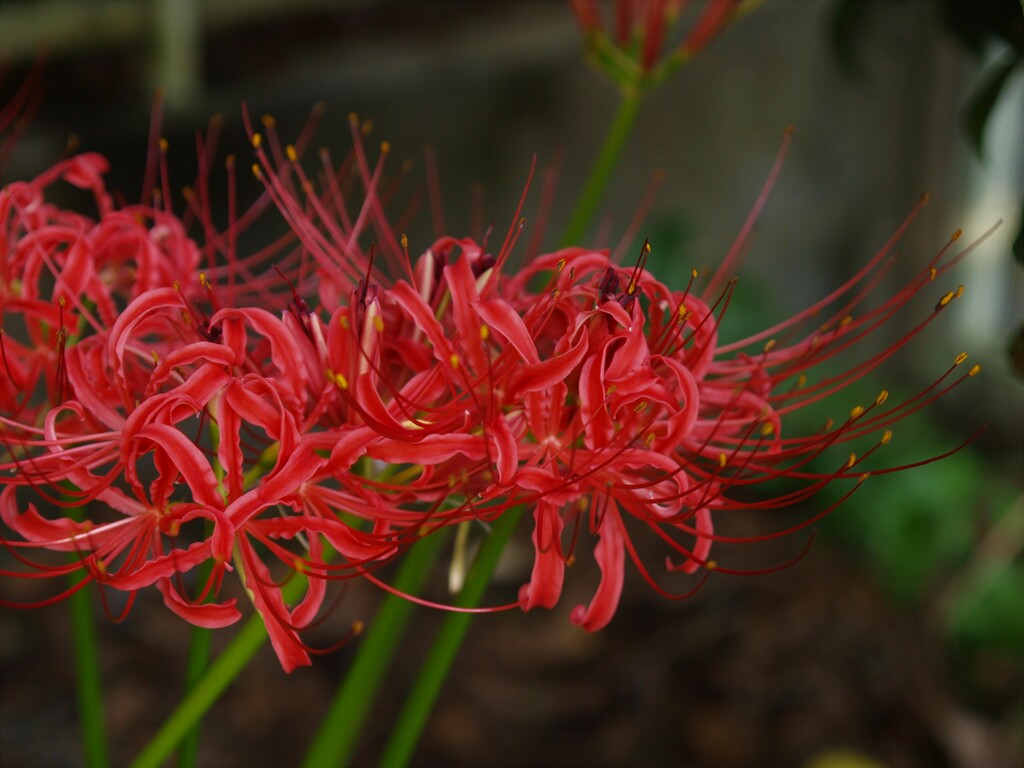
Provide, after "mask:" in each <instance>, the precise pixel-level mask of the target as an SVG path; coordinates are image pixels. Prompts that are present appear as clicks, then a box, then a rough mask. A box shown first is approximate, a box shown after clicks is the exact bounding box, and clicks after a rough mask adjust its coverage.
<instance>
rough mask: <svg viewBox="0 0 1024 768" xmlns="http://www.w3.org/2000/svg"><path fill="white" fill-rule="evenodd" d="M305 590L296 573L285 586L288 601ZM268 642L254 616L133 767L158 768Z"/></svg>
mask: <svg viewBox="0 0 1024 768" xmlns="http://www.w3.org/2000/svg"><path fill="white" fill-rule="evenodd" d="M305 588H306V579H305V577H304V576H302V575H301V574H296V575H295V576H294V577H293V578H292V579H290V580H289V581H288V583H287V584H285V585H284V587H282V590H281V592H282V595H283V597H284V599H285V601H286V602H289V603H291V602H294V601H295V600H296V599H298V597H299V596H300V595H301V594H302V593H303V591H304V590H305ZM266 639H267V629H266V627H265V626H264V624H263V619H262V617H260V616H258V615H257V616H253V617H252V618H250V619H249V620H248V621H247V622H245V624H244V625H243V626H242V630H241V631H240V632H239V633H238V634H237V635H236V636H235V639H234V640H232V641H231V643H230V644H229V645H228V647H227V648H225V649H224V652H223V653H222V654H221V655H220V656H218V657H217V660H216V661H215V662H213V664H211V665H210V666H209V667H207V668H206V671H205V673H204V674H203V676H202V679H201V680H200V681H199V682H198V683H196V685H195V686H194V687H193V688H192V689H191V690H190V691H189V692H188V694H187V695H186V696H185V698H184V699H182V701H181V703H180V704H179V705H178V707H177V709H175V710H174V712H172V713H171V715H170V717H168V718H167V720H165V721H164V724H163V726H161V728H160V730H159V731H157V733H156V735H155V736H154V737H153V738H152V740H151V741H150V742H149V744H147V745H146V748H145V749H143V750H142V753H141V754H140V755H139V756H138V757H137V758H135V762H133V763H132V768H159V766H162V765H163V764H164V761H165V760H166V759H167V758H168V757H169V756H170V755H171V753H172V752H174V750H175V749H176V748H177V746H178V744H180V743H181V741H182V740H183V739H184V738H185V737H186V736H188V734H189V732H190V731H192V730H193V729H194V728H195V726H196V724H197V723H198V722H199V720H200V718H202V717H203V715H205V714H206V712H207V710H209V709H210V707H212V706H213V704H214V703H215V702H216V701H217V699H218V698H220V695H221V694H222V693H224V691H225V690H226V689H227V687H228V686H229V685H231V683H232V682H233V681H234V679H235V678H236V677H238V675H239V674H240V673H241V672H242V670H243V669H245V667H246V665H247V664H248V663H249V661H250V659H252V657H253V656H254V655H255V653H256V651H258V650H259V649H260V646H262V645H263V643H264V642H265V641H266Z"/></svg>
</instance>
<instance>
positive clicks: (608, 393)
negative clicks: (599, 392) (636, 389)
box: [604, 384, 615, 397]
mask: <svg viewBox="0 0 1024 768" xmlns="http://www.w3.org/2000/svg"><path fill="white" fill-rule="evenodd" d="M614 394H615V385H614V384H612V385H611V386H610V387H608V389H606V390H605V391H604V396H605V397H611V396H612V395H614Z"/></svg>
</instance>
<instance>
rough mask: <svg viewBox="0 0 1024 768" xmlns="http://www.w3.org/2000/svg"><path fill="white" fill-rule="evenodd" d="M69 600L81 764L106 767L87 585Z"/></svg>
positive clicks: (91, 615)
mask: <svg viewBox="0 0 1024 768" xmlns="http://www.w3.org/2000/svg"><path fill="white" fill-rule="evenodd" d="M74 582H75V579H74V578H73V577H72V583H74ZM69 602H70V604H71V635H72V637H73V638H74V646H75V674H76V677H77V684H78V722H79V726H80V727H81V731H82V746H83V748H84V750H85V764H86V765H87V766H89V768H106V766H107V765H109V764H110V763H109V760H108V759H107V737H106V732H105V730H104V727H103V690H102V686H101V684H100V656H99V648H98V644H97V642H96V625H95V623H94V621H93V613H92V588H91V586H86V587H83V588H82V589H80V590H78V591H77V592H75V593H74V594H73V595H71V597H70V598H69Z"/></svg>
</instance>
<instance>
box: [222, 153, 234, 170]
mask: <svg viewBox="0 0 1024 768" xmlns="http://www.w3.org/2000/svg"><path fill="white" fill-rule="evenodd" d="M224 167H225V168H227V169H228V170H229V171H230V170H233V169H234V167H235V156H234V155H228V156H227V157H225V158H224Z"/></svg>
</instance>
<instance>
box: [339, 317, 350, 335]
mask: <svg viewBox="0 0 1024 768" xmlns="http://www.w3.org/2000/svg"><path fill="white" fill-rule="evenodd" d="M338 325H340V326H341V327H342V328H344V329H345V330H346V331H347V330H348V318H347V317H345V315H338Z"/></svg>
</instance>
